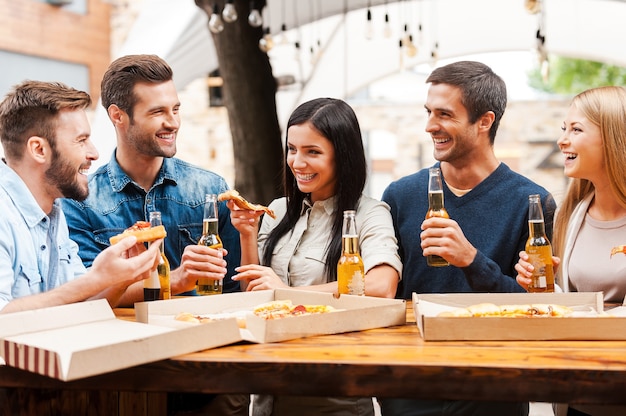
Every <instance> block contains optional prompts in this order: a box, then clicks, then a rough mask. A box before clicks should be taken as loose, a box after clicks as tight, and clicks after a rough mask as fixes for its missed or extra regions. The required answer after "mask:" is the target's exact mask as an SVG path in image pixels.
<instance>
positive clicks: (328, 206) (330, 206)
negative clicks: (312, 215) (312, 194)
mask: <svg viewBox="0 0 626 416" xmlns="http://www.w3.org/2000/svg"><path fill="white" fill-rule="evenodd" d="M336 202H337V197H336V196H334V195H333V196H331V197H330V198H328V199H324V200H322V201H315V202H314V203H311V200H310V198H309V197H306V198H304V199H303V200H302V209H301V210H300V215H304V213H305V212H306V211H307V210H308V209H309V208H313V207H314V206H318V207H321V208H323V209H324V211H326V214H327V215H332V213H333V212H334V211H335V204H336Z"/></svg>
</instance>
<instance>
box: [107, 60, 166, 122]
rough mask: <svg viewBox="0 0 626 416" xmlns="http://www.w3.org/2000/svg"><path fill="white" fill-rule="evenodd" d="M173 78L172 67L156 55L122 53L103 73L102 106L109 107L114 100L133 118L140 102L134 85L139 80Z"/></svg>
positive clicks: (150, 81) (153, 81) (147, 81)
mask: <svg viewBox="0 0 626 416" xmlns="http://www.w3.org/2000/svg"><path fill="white" fill-rule="evenodd" d="M172 78H173V72H172V68H170V66H169V65H168V64H167V62H165V61H164V60H163V59H162V58H160V57H158V56H157V55H126V56H122V57H121V58H118V59H116V60H115V61H113V62H112V63H111V65H109V68H108V69H107V70H106V72H105V73H104V76H103V77H102V83H101V85H100V91H101V100H102V106H103V107H104V108H105V109H107V110H108V108H109V106H111V104H115V105H117V106H118V107H119V108H120V109H121V110H122V111H124V112H126V114H128V116H129V117H130V118H131V120H132V118H133V108H134V107H135V104H137V97H136V96H135V94H134V88H135V85H136V84H137V83H140V82H146V83H153V84H160V83H162V82H166V81H170V80H172Z"/></svg>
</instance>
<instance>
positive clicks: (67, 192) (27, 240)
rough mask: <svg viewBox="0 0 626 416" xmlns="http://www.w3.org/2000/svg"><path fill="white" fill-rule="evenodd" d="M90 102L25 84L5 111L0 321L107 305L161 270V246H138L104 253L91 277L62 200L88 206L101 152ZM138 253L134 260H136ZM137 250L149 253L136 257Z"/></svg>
mask: <svg viewBox="0 0 626 416" xmlns="http://www.w3.org/2000/svg"><path fill="white" fill-rule="evenodd" d="M90 103H91V98H90V97H89V95H88V94H87V93H86V92H83V91H78V90H75V89H73V88H70V87H67V86H65V85H63V84H59V83H48V82H40V81H25V82H23V83H21V84H19V85H17V86H15V87H14V88H13V90H12V91H11V92H9V93H8V94H7V96H6V97H5V99H4V100H3V101H2V103H0V137H1V140H2V147H3V148H4V153H5V159H3V160H2V161H1V162H0V211H2V216H0V313H3V312H16V311H21V310H29V309H37V308H43V307H48V306H57V305H63V304H67V303H73V302H79V301H83V300H86V299H90V298H106V299H107V300H108V301H109V303H110V304H111V305H113V306H115V305H116V304H117V302H118V301H119V299H120V297H121V296H122V294H123V293H124V292H125V290H126V288H127V287H128V286H129V285H131V284H133V283H134V282H137V281H139V280H142V279H144V278H146V277H147V276H148V273H149V271H150V270H151V269H154V268H156V265H157V263H156V261H157V258H158V257H157V255H158V254H159V249H158V248H157V247H159V246H160V244H154V248H152V247H151V248H150V249H149V250H148V251H145V247H143V246H142V245H138V246H135V243H136V241H137V240H136V238H135V237H129V238H125V239H123V240H122V241H120V242H119V243H118V244H116V245H115V246H114V247H111V248H108V249H107V250H104V251H103V252H102V253H101V254H100V255H99V256H98V258H97V259H95V261H94V262H93V266H92V267H91V268H90V269H89V270H86V269H85V267H84V266H83V264H82V262H81V259H80V257H78V255H77V252H78V247H77V246H76V243H74V242H73V241H72V240H70V238H69V234H68V229H67V224H66V222H65V217H64V215H63V211H61V207H60V205H61V204H60V200H59V198H62V197H72V198H76V199H78V200H81V199H84V198H85V197H86V196H87V194H88V192H89V189H88V187H87V176H86V172H87V171H88V170H89V167H90V165H91V162H92V161H93V160H96V159H97V158H98V151H97V150H96V148H95V147H94V145H93V143H92V142H91V140H90V138H89V136H90V133H91V129H90V127H89V122H88V121H87V116H86V114H85V109H86V108H87V107H88V106H89V105H90ZM133 250H134V252H133ZM136 250H143V251H145V252H144V253H143V254H140V255H138V256H136V257H131V256H133V255H134V254H136Z"/></svg>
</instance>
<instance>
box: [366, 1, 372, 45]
mask: <svg viewBox="0 0 626 416" xmlns="http://www.w3.org/2000/svg"><path fill="white" fill-rule="evenodd" d="M373 37H374V24H373V23H372V11H371V10H370V9H369V8H368V9H367V21H366V22H365V39H367V40H370V39H372V38H373Z"/></svg>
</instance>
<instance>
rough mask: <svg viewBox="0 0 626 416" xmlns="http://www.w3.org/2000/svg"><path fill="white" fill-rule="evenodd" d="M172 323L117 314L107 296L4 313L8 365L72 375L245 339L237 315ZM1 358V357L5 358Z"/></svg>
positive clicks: (0, 325) (0, 321)
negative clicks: (201, 324)
mask: <svg viewBox="0 0 626 416" xmlns="http://www.w3.org/2000/svg"><path fill="white" fill-rule="evenodd" d="M208 326H210V327H211V328H212V330H211V332H208V331H206V329H202V328H198V327H185V328H168V327H164V326H158V325H145V324H143V323H137V322H129V321H123V320H120V319H117V318H116V317H115V314H114V313H113V310H112V309H111V307H110V306H109V304H108V302H107V301H106V300H105V299H101V300H95V301H87V302H80V303H75V304H71V305H64V306H57V307H50V308H44V309H38V310H32V311H24V312H16V313H10V314H0V357H2V359H3V360H4V362H5V363H6V365H10V366H13V367H18V368H21V369H23V370H27V371H31V372H35V373H39V374H43V375H45V376H49V377H53V378H56V379H60V380H64V381H68V380H75V379H79V378H83V377H89V376H94V375H97V374H102V373H107V372H111V371H115V370H120V369H123V368H128V367H132V366H136V365H140V364H145V363H149V362H153V361H159V360H163V359H166V358H170V357H173V356H176V355H181V354H187V353H191V352H195V351H200V350H205V349H208V348H214V347H218V346H222V345H226V344H230V343H233V342H236V341H238V340H240V333H239V328H238V327H237V322H236V321H235V320H234V319H231V320H224V321H218V322H214V323H210V324H208ZM0 361H1V360H0Z"/></svg>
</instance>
